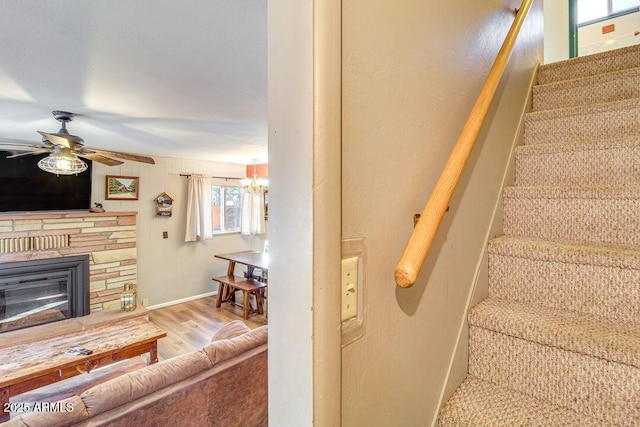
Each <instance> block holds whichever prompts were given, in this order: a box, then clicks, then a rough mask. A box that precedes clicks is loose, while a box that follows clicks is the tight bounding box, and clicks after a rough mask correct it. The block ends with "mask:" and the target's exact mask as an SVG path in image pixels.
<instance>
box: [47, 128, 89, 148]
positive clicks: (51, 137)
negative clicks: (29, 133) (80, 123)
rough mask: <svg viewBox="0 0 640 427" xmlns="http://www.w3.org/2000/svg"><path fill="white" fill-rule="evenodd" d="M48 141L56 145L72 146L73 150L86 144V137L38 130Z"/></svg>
mask: <svg viewBox="0 0 640 427" xmlns="http://www.w3.org/2000/svg"><path fill="white" fill-rule="evenodd" d="M38 133H39V134H40V135H42V136H43V137H44V138H45V139H46V140H47V141H49V142H50V143H52V144H54V145H59V146H61V147H66V148H70V149H72V150H74V149H78V148H81V147H82V146H83V145H84V139H82V138H80V137H79V136H75V135H69V134H64V133H47V132H42V131H41V130H39V131H38Z"/></svg>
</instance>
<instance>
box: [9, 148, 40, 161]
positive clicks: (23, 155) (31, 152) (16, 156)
mask: <svg viewBox="0 0 640 427" xmlns="http://www.w3.org/2000/svg"><path fill="white" fill-rule="evenodd" d="M50 152H51V150H38V151H29V152H26V153H19V154H13V155H11V156H7V157H6V158H7V159H16V158H18V157H26V156H35V155H36V154H44V153H50Z"/></svg>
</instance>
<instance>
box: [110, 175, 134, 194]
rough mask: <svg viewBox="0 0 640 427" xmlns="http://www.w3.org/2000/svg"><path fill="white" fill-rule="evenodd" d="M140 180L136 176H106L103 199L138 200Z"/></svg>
mask: <svg viewBox="0 0 640 427" xmlns="http://www.w3.org/2000/svg"><path fill="white" fill-rule="evenodd" d="M139 191H140V178H139V177H137V176H114V175H107V186H106V189H105V196H106V197H105V199H107V200H138V193H139Z"/></svg>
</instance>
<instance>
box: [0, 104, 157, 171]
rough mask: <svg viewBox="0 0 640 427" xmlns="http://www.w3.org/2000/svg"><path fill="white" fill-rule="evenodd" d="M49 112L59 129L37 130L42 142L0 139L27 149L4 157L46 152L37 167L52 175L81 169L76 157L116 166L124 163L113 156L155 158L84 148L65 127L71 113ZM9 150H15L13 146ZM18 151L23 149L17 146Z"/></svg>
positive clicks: (149, 160) (84, 166)
mask: <svg viewBox="0 0 640 427" xmlns="http://www.w3.org/2000/svg"><path fill="white" fill-rule="evenodd" d="M52 114H53V117H54V118H55V119H56V120H57V121H59V122H60V123H61V124H62V127H61V128H60V130H59V131H58V132H56V133H48V132H43V131H38V133H39V134H40V135H42V144H26V145H25V144H23V143H15V142H10V141H6V142H0V145H5V146H12V147H16V146H19V145H24V146H25V148H27V150H26V152H21V153H17V154H12V155H10V156H7V159H13V158H17V157H24V156H33V155H38V154H43V153H50V154H49V156H47V157H44V158H42V159H41V160H40V161H39V162H38V167H39V168H40V169H42V170H44V171H47V172H50V173H54V174H56V175H74V174H78V173H80V172H83V171H85V170H86V169H87V164H86V163H85V162H84V161H82V159H80V158H79V157H82V158H85V159H89V160H93V161H96V162H99V163H102V164H105V165H107V166H117V165H121V164H122V163H124V162H122V161H120V160H117V159H124V160H133V161H135V162H142V163H148V164H151V165H153V164H155V161H154V160H153V159H152V158H151V157H146V156H139V155H136V154H127V153H121V152H117V151H107V150H99V149H97V148H87V147H85V146H84V140H83V139H82V138H80V137H79V136H76V135H71V134H70V133H69V131H68V130H67V123H68V122H70V121H72V120H73V118H74V117H75V115H74V114H73V113H69V112H67V111H58V110H55V111H52ZM12 151H15V149H14V150H12ZM18 151H23V150H22V148H20V149H18ZM114 157H115V158H114Z"/></svg>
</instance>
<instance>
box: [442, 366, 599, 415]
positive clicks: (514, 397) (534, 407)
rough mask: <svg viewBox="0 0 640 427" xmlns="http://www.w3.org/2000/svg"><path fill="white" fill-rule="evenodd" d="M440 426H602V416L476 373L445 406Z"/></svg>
mask: <svg viewBox="0 0 640 427" xmlns="http://www.w3.org/2000/svg"><path fill="white" fill-rule="evenodd" d="M438 425H439V426H440V427H461V426H474V427H513V426H539V427H542V426H545V427H554V426H558V427H559V426H563V427H596V426H598V427H600V426H603V425H604V424H603V422H602V420H599V419H596V418H592V417H588V416H587V415H584V414H581V413H578V412H574V411H572V410H570V409H567V408H562V407H559V406H557V405H554V404H552V403H551V402H547V401H544V400H540V399H536V398H534V397H531V396H528V395H526V394H524V393H520V392H517V391H515V390H512V389H509V388H506V387H501V386H498V385H495V384H491V383H490V382H488V381H483V380H481V379H479V378H475V377H472V376H469V377H467V379H466V380H465V381H464V382H463V383H462V384H461V385H460V388H458V390H457V391H456V392H455V394H454V395H453V396H452V397H451V399H449V401H448V402H447V403H446V404H445V405H444V406H443V407H442V410H441V411H440V416H439V424H438Z"/></svg>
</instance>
